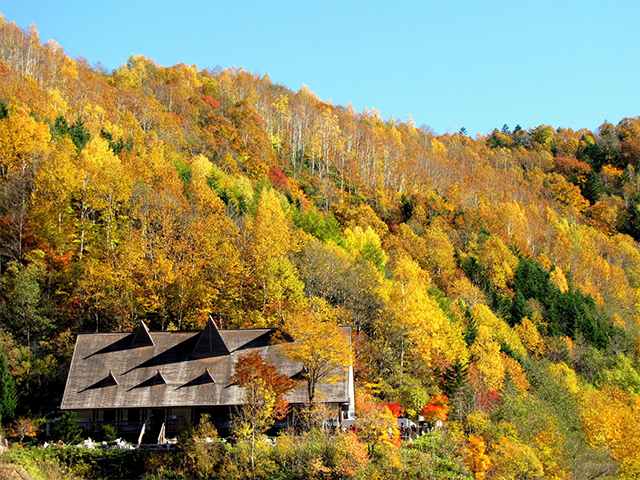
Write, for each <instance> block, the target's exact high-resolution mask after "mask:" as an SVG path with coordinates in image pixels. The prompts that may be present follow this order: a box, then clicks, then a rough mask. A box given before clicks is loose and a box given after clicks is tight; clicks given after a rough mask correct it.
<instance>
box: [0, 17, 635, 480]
mask: <svg viewBox="0 0 640 480" xmlns="http://www.w3.org/2000/svg"><path fill="white" fill-rule="evenodd" d="M212 61H213V62H215V59H212ZM524 94H526V93H524V92H523V95H524ZM372 101H375V99H372ZM639 164H640V118H639V117H634V118H625V119H623V120H621V121H620V122H619V123H618V124H617V125H613V124H610V123H603V124H602V125H601V126H600V127H599V128H598V129H597V131H593V132H592V131H589V130H587V129H581V130H577V131H574V130H572V129H570V128H554V127H552V126H548V125H539V126H522V127H521V126H515V128H513V129H511V128H509V127H508V126H506V125H505V126H498V128H497V129H496V130H494V131H493V133H491V134H490V135H487V136H478V137H477V138H475V139H474V138H470V137H469V136H467V135H465V134H464V132H462V133H455V134H449V133H447V134H444V135H436V134H435V133H434V132H432V131H431V130H430V129H429V128H428V127H417V126H416V125H415V124H414V123H413V122H412V121H411V120H410V119H408V120H407V121H400V120H396V119H393V118H391V119H389V120H384V119H382V118H381V117H380V114H379V113H378V112H376V111H374V110H372V111H368V110H365V111H363V112H355V111H354V109H353V108H352V107H351V106H347V107H344V106H336V105H333V104H331V103H327V102H323V101H321V100H320V99H319V98H317V96H316V95H315V94H314V93H313V92H312V91H311V90H310V89H309V88H306V87H303V88H302V89H301V90H300V91H298V92H294V91H291V90H289V89H287V88H286V87H284V86H282V85H279V84H277V83H274V82H272V81H271V79H270V78H269V77H268V75H265V76H264V77H262V76H259V75H255V74H252V73H250V72H245V71H243V70H242V69H229V70H224V71H221V70H206V69H205V70H199V69H198V68H197V67H196V66H195V65H194V66H189V65H184V64H179V65H175V66H172V67H164V66H160V65H158V64H156V63H155V62H154V61H153V60H152V59H149V58H145V57H144V56H132V57H131V58H130V59H129V60H128V61H127V62H126V63H125V64H124V65H122V66H121V67H120V68H118V69H116V70H114V71H112V72H108V71H105V70H104V69H102V68H100V67H99V66H98V67H91V66H90V65H88V64H87V62H86V61H85V60H83V59H81V58H79V59H75V60H74V59H71V58H69V57H68V56H66V54H65V53H64V51H63V50H62V48H61V47H60V46H59V45H57V44H56V43H55V42H49V43H47V44H42V43H41V41H40V39H39V37H38V32H37V30H36V29H35V27H31V28H30V29H29V31H28V32H24V31H23V30H21V29H20V28H19V27H17V26H16V25H15V24H13V23H7V22H6V21H4V20H2V21H0V328H1V330H0V345H1V346H2V351H3V352H4V353H5V355H6V358H7V362H8V366H9V367H8V370H9V372H10V375H11V377H12V378H13V379H14V380H15V382H16V384H17V390H18V397H19V398H18V402H17V407H16V409H15V412H10V410H11V408H9V407H10V406H9V407H7V406H6V405H3V406H2V407H1V409H2V412H0V413H1V414H2V423H3V425H5V424H8V423H10V419H11V417H12V416H23V417H30V418H36V417H39V416H43V415H46V414H48V413H50V412H51V411H53V410H54V409H55V408H56V406H57V405H59V402H60V399H61V395H62V389H63V387H64V381H65V379H66V374H67V370H66V367H67V366H68V363H69V361H70V355H71V352H72V350H73V342H74V335H73V333H75V332H95V331H99V332H113V331H129V330H131V329H133V328H134V327H135V326H136V325H138V324H139V322H140V321H141V320H143V321H145V322H146V323H147V324H148V325H149V326H150V328H151V329H152V330H180V329H182V330H188V329H200V328H202V327H203V326H204V324H205V322H206V321H207V319H208V318H209V316H210V315H211V316H212V317H213V318H214V319H215V320H216V322H217V323H218V324H219V325H222V326H223V327H225V328H236V327H242V328H248V327H277V326H279V325H281V324H282V322H287V321H289V320H291V319H294V318H297V317H300V316H302V315H305V314H308V313H309V312H311V313H315V314H316V315H320V316H321V317H322V318H323V319H324V320H325V321H331V322H337V323H340V324H351V325H354V326H355V331H356V332H357V333H356V335H355V337H354V338H355V368H356V370H355V374H356V382H357V388H358V398H359V399H360V401H359V407H360V408H361V409H362V412H361V414H362V415H365V416H366V415H368V414H371V411H374V410H375V408H377V407H376V405H377V403H376V402H380V404H382V403H387V404H392V405H397V406H398V408H401V409H404V411H405V413H406V414H407V415H409V416H411V417H412V418H414V419H415V418H417V415H419V414H420V413H423V414H424V415H427V416H429V415H435V417H434V418H436V417H437V418H444V417H446V418H447V421H446V423H445V428H444V431H446V432H447V435H446V438H445V437H443V438H445V440H443V446H442V447H441V452H440V453H441V455H442V456H443V457H447V459H450V460H451V461H457V462H458V463H459V464H460V465H463V466H464V468H467V469H468V471H470V472H471V474H472V475H473V476H475V478H482V477H483V476H484V475H485V472H486V475H487V478H496V479H497V478H500V479H502V478H504V479H507V478H539V477H540V478H542V477H544V478H556V479H560V478H598V476H600V478H609V477H614V476H619V477H620V478H638V476H639V475H640V375H639V373H638V372H639V367H640V362H639V357H638V355H639V354H640V341H639V339H640V337H639V331H638V328H639V327H640V316H639V315H640V312H639V311H638V301H639V300H640V298H639V293H640V251H639V249H638V243H637V241H638V240H639V239H640V210H639V209H638V207H639V205H640V173H638V172H637V171H636V170H637V169H638V167H639ZM0 367H2V365H1V362H0ZM1 369H2V368H0V370H1ZM5 370H6V369H5ZM0 373H1V372H0ZM3 378H4V377H3ZM2 381H3V382H5V380H2ZM7 381H8V380H7ZM445 443H446V445H445ZM372 451H373V450H372ZM438 451H440V450H438ZM398 478H400V477H398Z"/></svg>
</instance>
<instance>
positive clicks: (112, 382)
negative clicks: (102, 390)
mask: <svg viewBox="0 0 640 480" xmlns="http://www.w3.org/2000/svg"><path fill="white" fill-rule="evenodd" d="M116 385H120V384H119V383H118V380H117V379H116V377H115V375H114V374H113V372H112V371H111V370H109V375H107V376H106V378H105V379H104V380H103V381H102V386H103V387H114V386H116Z"/></svg>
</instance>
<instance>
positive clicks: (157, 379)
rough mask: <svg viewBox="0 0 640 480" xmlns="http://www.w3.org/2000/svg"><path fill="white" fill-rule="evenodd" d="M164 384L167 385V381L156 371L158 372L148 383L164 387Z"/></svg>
mask: <svg viewBox="0 0 640 480" xmlns="http://www.w3.org/2000/svg"><path fill="white" fill-rule="evenodd" d="M166 384H167V381H166V380H165V379H164V377H163V376H162V374H161V373H160V370H158V372H157V373H156V374H155V375H154V376H153V377H151V378H150V379H149V381H148V385H166Z"/></svg>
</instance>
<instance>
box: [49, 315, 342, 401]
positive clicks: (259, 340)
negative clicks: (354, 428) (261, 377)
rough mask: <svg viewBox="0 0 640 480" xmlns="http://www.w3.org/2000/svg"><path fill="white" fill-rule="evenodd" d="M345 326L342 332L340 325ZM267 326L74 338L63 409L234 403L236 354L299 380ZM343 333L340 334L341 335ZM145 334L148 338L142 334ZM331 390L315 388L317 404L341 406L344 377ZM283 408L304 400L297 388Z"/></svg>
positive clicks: (237, 397) (239, 395)
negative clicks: (258, 358)
mask: <svg viewBox="0 0 640 480" xmlns="http://www.w3.org/2000/svg"><path fill="white" fill-rule="evenodd" d="M342 328H343V329H348V328H349V327H342ZM275 332H276V330H274V329H250V330H218V329H217V328H216V326H215V324H213V322H212V321H210V323H209V324H208V325H207V327H206V328H205V330H204V331H192V332H149V331H148V329H147V328H146V326H145V325H144V324H141V326H140V327H139V328H138V329H137V330H136V331H135V332H133V333H95V334H80V335H78V338H77V340H76V346H75V350H74V353H73V359H72V361H71V367H70V370H69V376H68V378H67V385H66V388H65V391H64V396H63V398H62V405H61V408H62V409H63V410H82V409H103V408H149V407H177V406H209V405H239V404H241V403H242V393H243V392H242V389H241V388H239V387H237V386H235V385H232V384H230V382H229V378H230V377H231V375H232V374H233V367H234V365H235V363H236V361H237V359H238V357H239V356H240V355H242V354H243V353H247V352H248V351H250V350H256V351H258V352H259V353H260V354H261V355H262V356H263V357H264V358H265V359H266V360H269V361H271V362H273V364H274V365H275V366H276V368H277V370H278V371H279V372H280V373H283V374H285V375H289V376H290V377H293V378H300V372H301V371H302V365H301V364H299V363H297V362H293V361H291V360H289V359H287V358H285V357H284V356H282V355H280V353H279V350H280V348H281V347H280V346H278V345H272V344H271V338H272V336H273V335H274V333H275ZM343 332H344V333H345V334H346V330H343ZM145 334H146V335H148V339H147V338H146V335H145ZM336 373H339V374H341V375H343V376H344V379H342V380H340V381H339V382H338V383H337V384H336V385H330V384H323V385H321V386H320V389H319V390H320V392H321V393H322V394H323V395H324V398H323V401H326V402H332V403H334V402H335V403H346V402H349V388H348V387H349V384H348V378H349V375H348V372H347V371H343V372H336ZM289 401H290V402H291V403H304V402H306V401H307V394H306V388H305V385H304V384H300V385H299V386H298V387H297V388H296V390H295V391H294V392H293V393H291V394H290V395H289Z"/></svg>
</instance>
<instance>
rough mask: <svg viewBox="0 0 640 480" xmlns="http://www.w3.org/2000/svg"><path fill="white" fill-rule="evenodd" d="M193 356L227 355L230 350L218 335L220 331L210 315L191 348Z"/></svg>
mask: <svg viewBox="0 0 640 480" xmlns="http://www.w3.org/2000/svg"><path fill="white" fill-rule="evenodd" d="M192 353H193V355H194V356H208V357H218V356H222V355H229V354H230V353H231V351H230V350H229V347H228V346H227V343H226V342H225V341H224V338H222V335H220V331H219V330H218V327H217V326H216V324H215V322H214V321H213V319H212V318H211V317H209V321H208V322H207V325H206V326H205V327H204V330H203V331H202V332H201V333H200V335H199V336H198V342H197V343H196V346H195V347H194V349H193V352H192Z"/></svg>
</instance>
